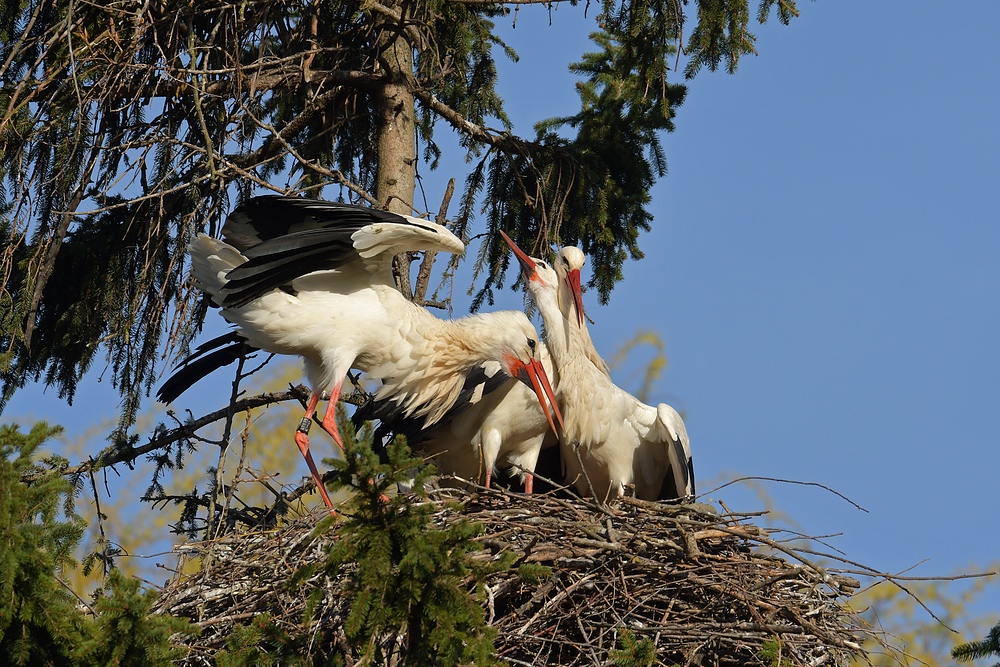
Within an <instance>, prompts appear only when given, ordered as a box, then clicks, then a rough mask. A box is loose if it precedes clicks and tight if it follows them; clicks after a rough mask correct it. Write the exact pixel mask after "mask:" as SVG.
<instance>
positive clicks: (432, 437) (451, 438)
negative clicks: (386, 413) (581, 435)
mask: <svg viewBox="0 0 1000 667" xmlns="http://www.w3.org/2000/svg"><path fill="white" fill-rule="evenodd" d="M538 358H539V361H541V363H542V366H543V367H544V369H545V373H546V375H547V376H548V377H549V378H550V381H551V382H552V386H557V385H558V378H557V377H556V375H555V371H554V369H553V367H552V362H551V360H550V359H549V354H548V351H547V349H546V348H545V346H544V344H540V346H539V350H538ZM482 387H483V385H479V388H478V389H476V390H474V391H473V392H470V398H469V400H468V404H469V406H468V407H467V408H466V409H464V410H463V411H461V412H459V413H458V414H455V415H449V416H447V417H445V418H444V419H442V420H441V421H440V422H439V423H438V424H436V425H434V426H432V427H430V428H427V429H422V430H420V431H417V430H416V429H414V428H412V426H408V425H407V424H406V423H405V420H403V421H400V420H398V419H397V420H392V419H391V418H383V419H382V421H383V423H384V424H385V425H386V427H387V429H388V430H391V431H393V432H397V433H403V434H404V435H406V436H407V439H408V442H409V443H410V444H411V445H413V446H415V447H418V448H419V449H420V450H421V451H423V452H424V453H426V454H427V455H429V456H431V457H433V460H434V462H435V465H437V467H438V469H439V470H441V471H442V472H445V473H450V474H453V475H456V476H458V477H460V478H463V479H467V480H476V481H482V483H483V484H484V485H485V486H486V487H487V488H489V486H490V483H491V480H492V478H493V473H494V471H495V470H496V469H497V468H506V467H512V468H515V469H516V470H518V471H520V473H519V476H520V478H521V480H522V482H523V484H524V490H525V492H526V493H531V492H532V490H533V482H534V477H533V474H532V473H534V470H535V465H536V464H537V462H538V456H539V453H540V451H541V450H542V448H543V447H549V446H554V445H556V444H557V443H558V437H557V435H556V432H555V431H553V429H552V427H551V426H550V424H551V418H550V416H549V415H548V414H546V413H545V412H543V410H542V407H541V406H540V405H539V400H538V398H537V397H536V395H535V394H534V393H533V392H532V390H531V389H529V388H528V387H527V386H525V385H524V383H522V382H515V381H513V380H503V382H502V384H500V385H499V386H498V388H497V389H495V390H493V391H489V392H487V393H485V395H484V394H483V392H482V391H479V390H481V389H482ZM556 405H557V404H556V403H553V406H556ZM556 410H558V408H557V407H556ZM371 415H372V411H371V409H370V408H369V409H368V410H366V409H364V408H362V409H361V410H359V411H358V413H356V417H357V418H358V419H368V418H370V416H371ZM556 418H557V419H559V420H561V416H560V414H559V413H558V411H557V412H556ZM561 423H562V422H561V421H560V424H561Z"/></svg>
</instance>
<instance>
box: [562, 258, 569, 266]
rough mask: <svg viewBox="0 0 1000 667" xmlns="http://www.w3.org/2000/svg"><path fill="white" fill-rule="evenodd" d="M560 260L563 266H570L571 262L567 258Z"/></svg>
mask: <svg viewBox="0 0 1000 667" xmlns="http://www.w3.org/2000/svg"><path fill="white" fill-rule="evenodd" d="M560 259H561V260H562V263H563V266H569V260H568V259H566V258H565V257H560Z"/></svg>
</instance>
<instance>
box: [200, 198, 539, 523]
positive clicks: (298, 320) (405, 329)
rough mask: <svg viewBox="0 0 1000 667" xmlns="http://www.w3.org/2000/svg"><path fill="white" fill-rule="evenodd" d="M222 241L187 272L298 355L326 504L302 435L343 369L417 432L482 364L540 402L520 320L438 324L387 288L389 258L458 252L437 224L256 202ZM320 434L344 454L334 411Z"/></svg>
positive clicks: (247, 333)
mask: <svg viewBox="0 0 1000 667" xmlns="http://www.w3.org/2000/svg"><path fill="white" fill-rule="evenodd" d="M223 235H224V236H225V237H226V239H227V240H228V241H229V242H225V241H220V240H218V239H214V238H211V237H209V236H206V235H201V236H199V237H198V238H196V239H195V240H194V242H193V243H192V244H191V257H192V273H193V275H194V277H195V280H196V282H197V283H198V285H199V286H200V287H201V288H202V289H204V290H205V291H206V292H207V293H208V294H209V295H210V296H211V298H212V300H213V301H214V302H215V303H216V304H218V305H220V306H222V307H223V311H222V314H223V316H224V317H225V318H226V319H227V320H228V321H230V322H232V323H233V324H236V325H237V326H238V327H239V331H240V333H241V334H242V335H243V336H244V337H245V338H246V339H247V340H248V341H249V342H250V343H251V344H252V345H253V346H255V347H258V348H260V349H263V350H266V351H268V352H274V353H278V354H293V355H298V356H301V357H302V358H303V360H304V362H305V368H306V372H307V375H308V377H309V381H310V384H311V389H312V395H311V396H310V399H309V403H308V406H307V408H306V413H305V416H304V417H303V420H302V423H301V424H300V427H299V430H298V431H297V432H296V436H295V440H296V443H297V444H298V446H299V449H300V450H301V451H302V454H303V456H304V457H305V458H306V462H307V463H308V464H309V467H310V471H311V472H312V474H313V477H314V478H315V479H316V482H317V485H318V487H319V489H320V492H321V494H322V495H323V499H324V502H326V503H327V505H328V506H329V505H330V500H329V498H328V496H327V494H326V490H325V488H324V487H323V485H322V483H321V481H320V478H319V473H318V471H317V470H316V467H315V464H314V463H313V461H312V456H311V454H310V453H309V440H308V436H307V435H306V433H307V432H308V426H309V423H310V420H311V417H312V415H313V413H314V411H315V409H316V405H317V403H318V401H319V398H320V395H321V394H322V392H323V391H324V390H326V389H329V391H330V405H333V404H334V403H335V402H336V401H337V400H338V398H339V396H340V392H341V388H342V385H343V381H344V378H345V377H346V376H347V373H348V371H349V370H350V369H351V368H356V369H359V370H362V371H366V372H368V374H369V375H370V376H371V377H373V378H380V379H382V380H383V384H382V386H381V388H380V389H379V391H378V393H377V395H376V399H377V400H378V401H380V402H381V403H382V404H383V405H389V406H392V408H393V409H394V410H397V411H399V413H400V414H402V415H405V416H406V417H408V418H411V419H415V420H419V422H420V424H421V426H424V427H426V426H428V425H431V424H434V423H436V422H437V421H439V420H441V419H442V418H443V417H444V416H445V415H446V414H447V413H448V412H449V410H452V409H455V408H456V404H458V403H460V402H461V400H462V399H463V389H464V388H465V387H466V386H467V384H468V381H469V378H470V377H473V376H476V375H477V374H481V373H482V372H483V369H484V368H487V367H489V368H491V369H493V371H494V373H500V374H502V375H503V376H504V377H511V378H518V379H521V380H522V381H524V382H525V383H529V384H531V385H532V386H533V387H534V388H536V391H535V395H536V397H537V400H539V401H541V402H542V404H543V405H544V404H545V400H546V399H545V396H544V386H547V385H548V379H547V377H545V375H544V373H545V371H544V369H543V368H542V366H541V364H540V363H539V361H538V360H537V358H536V357H535V349H536V346H537V338H538V336H537V333H536V332H535V329H534V327H533V326H532V325H531V323H530V322H529V321H528V319H527V318H526V317H525V316H524V314H523V313H519V312H515V311H507V312H498V313H487V314H482V315H475V316H470V317H466V318H462V319H458V320H441V319H438V318H436V317H434V316H433V315H432V314H431V313H430V312H428V311H427V310H426V309H424V308H421V307H419V306H416V305H415V304H413V303H411V302H410V301H408V300H407V299H406V298H405V297H404V296H403V295H402V294H401V293H400V292H399V291H398V290H397V289H396V288H395V286H394V284H393V279H392V272H391V261H392V256H393V255H395V254H398V253H400V252H404V251H413V250H437V251H444V252H451V253H461V252H464V246H463V244H462V242H461V240H459V239H458V237H456V236H455V235H454V234H452V233H451V232H450V231H448V230H447V229H446V228H444V227H442V226H440V225H437V224H434V223H432V222H428V221H426V220H420V219H417V218H412V217H410V216H400V215H395V214H392V213H386V212H383V211H377V210H374V209H369V208H364V207H359V206H350V205H346V204H336V203H333V202H326V201H319V200H311V199H303V198H298V197H257V198H255V199H251V200H249V201H248V202H247V203H246V204H244V205H243V206H241V207H239V208H238V209H237V210H236V211H234V213H233V214H232V215H231V216H230V218H229V220H227V222H226V225H225V227H224V228H223ZM549 393H551V391H550V392H549ZM553 404H554V400H553ZM545 409H546V410H547V409H548V407H547V405H546V406H545ZM322 426H323V428H324V430H326V431H327V432H328V433H330V435H331V436H332V437H333V438H334V439H335V440H336V441H337V443H338V444H339V445H341V447H342V446H343V443H342V441H341V438H340V435H339V433H338V432H337V427H336V423H335V420H334V410H332V409H328V410H327V411H326V414H325V416H324V418H323V420H322Z"/></svg>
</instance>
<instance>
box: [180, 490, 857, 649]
mask: <svg viewBox="0 0 1000 667" xmlns="http://www.w3.org/2000/svg"><path fill="white" fill-rule="evenodd" d="M456 501H458V502H456ZM426 502H430V503H431V504H432V506H433V507H434V509H435V513H434V523H435V524H436V525H437V526H438V527H445V526H448V525H450V524H452V523H454V522H456V521H460V520H469V521H473V522H476V523H478V524H480V525H481V526H482V527H483V532H482V533H481V534H480V535H479V537H477V538H476V540H477V541H478V542H479V543H480V544H481V545H482V549H481V550H480V551H479V552H477V553H474V554H473V556H472V557H473V558H479V559H495V558H496V557H497V556H498V554H500V553H501V552H513V553H514V554H516V556H517V564H520V563H533V564H538V565H543V566H548V567H549V568H551V571H550V573H549V574H548V575H547V576H542V577H540V578H539V579H538V580H537V581H535V582H534V583H529V582H528V581H526V580H525V579H523V578H522V577H521V576H519V575H518V574H517V568H514V569H513V570H508V571H505V572H502V573H499V574H495V575H492V576H491V577H490V578H489V580H488V581H487V582H486V584H487V585H486V587H485V596H484V599H483V600H482V603H483V605H484V609H485V613H486V618H487V620H488V622H489V624H490V625H491V626H492V627H494V628H495V629H496V630H497V637H496V640H495V646H496V649H497V657H498V658H500V659H501V660H502V661H504V662H506V663H508V664H511V665H605V664H614V662H613V658H614V657H615V654H614V653H613V651H615V650H616V649H620V648H621V645H622V644H621V639H620V635H621V633H622V630H623V629H627V630H629V631H630V632H631V633H632V634H633V635H634V636H635V638H636V639H644V638H648V639H649V641H651V642H652V643H653V644H654V645H655V650H656V660H657V662H656V663H655V664H663V665H673V664H678V665H812V666H815V665H841V664H846V663H847V662H848V661H849V660H850V659H851V658H858V657H863V655H862V653H863V652H862V649H861V647H860V645H859V642H860V641H861V639H862V634H864V633H866V632H867V630H866V629H865V624H864V623H863V621H862V620H861V619H860V618H858V617H857V616H856V615H855V614H854V613H853V612H852V611H851V610H850V609H849V608H848V607H847V605H846V604H845V602H846V597H847V596H849V595H850V594H851V593H852V592H853V591H854V590H855V589H856V588H857V587H858V586H859V583H858V581H857V580H856V579H853V578H852V577H850V576H846V575H845V574H844V573H842V572H840V573H838V572H837V571H836V570H829V569H825V568H823V567H821V566H819V565H817V564H814V563H812V562H810V561H809V559H807V558H805V557H804V556H803V555H802V554H800V553H799V552H798V551H796V550H795V549H794V548H793V547H791V546H789V545H787V544H784V543H779V542H777V541H775V540H772V539H771V537H769V535H771V534H772V532H771V531H770V530H769V529H764V528H760V527H757V526H755V525H753V524H752V523H751V519H752V518H753V517H752V515H746V514H732V513H725V514H721V513H717V512H715V511H713V510H712V508H711V507H708V506H706V505H668V504H661V503H651V502H644V501H639V500H634V499H629V498H624V499H621V500H619V501H617V502H616V503H614V504H612V505H611V506H598V505H595V504H593V503H591V502H588V501H584V500H579V499H572V500H570V499H564V498H558V497H554V496H523V495H519V494H507V493H503V492H497V491H487V490H482V491H480V492H477V493H473V494H471V495H470V494H468V493H465V492H460V491H455V490H449V489H443V490H436V491H433V492H431V497H430V500H428V501H426ZM313 525H314V524H313V520H311V519H306V520H300V521H297V522H293V523H289V524H287V525H285V526H283V527H281V528H279V529H274V530H270V531H267V532H248V533H243V534H231V535H228V536H226V537H224V538H220V539H217V540H215V541H212V542H203V543H197V544H188V545H185V546H184V547H182V548H180V550H181V551H182V553H185V554H187V555H188V556H195V557H200V558H202V559H203V567H202V568H201V569H200V571H199V572H198V573H196V574H194V575H190V576H178V577H176V578H175V579H174V580H173V581H172V582H171V583H170V584H169V585H168V586H167V588H166V589H165V590H164V593H163V596H162V599H161V605H160V610H161V611H164V612H168V613H171V614H174V615H177V616H183V617H187V618H190V619H192V620H194V621H195V622H197V624H198V625H199V626H200V627H201V629H202V634H201V636H200V637H198V638H196V639H193V640H191V644H190V648H191V651H190V653H189V655H188V657H187V658H186V660H185V661H184V663H183V664H185V665H210V664H214V659H213V656H214V655H215V653H216V652H217V651H219V650H220V649H221V648H223V647H224V646H225V641H226V638H227V637H228V636H229V635H230V633H231V631H232V630H233V627H234V626H237V625H243V624H246V623H247V622H248V621H249V619H251V618H253V617H254V616H255V615H257V614H262V613H269V614H270V615H271V618H272V620H274V621H276V622H277V623H278V624H279V626H280V627H281V629H282V630H283V631H284V632H286V633H287V634H288V635H289V636H300V637H301V636H302V635H307V636H310V637H313V638H316V637H320V636H322V637H326V638H329V639H328V640H326V641H328V642H329V643H330V644H331V645H330V646H327V647H323V652H324V653H327V654H333V653H339V654H341V655H342V656H344V658H345V663H346V664H348V665H350V664H352V663H353V661H354V660H356V659H357V657H358V656H357V655H353V654H352V653H351V652H350V649H349V648H348V647H347V643H346V641H344V633H343V631H342V629H341V628H342V619H343V618H344V617H345V614H346V610H347V605H349V604H350V600H349V596H348V595H346V594H345V593H344V590H345V585H346V583H347V582H348V581H349V578H350V577H351V574H352V571H351V568H349V567H348V568H343V569H342V570H341V571H340V572H339V573H338V574H337V575H336V576H335V577H333V578H328V577H326V576H320V577H315V578H313V579H312V580H310V581H308V582H307V583H306V584H305V586H304V588H300V589H298V590H291V589H289V588H288V587H287V586H285V585H284V584H285V582H286V581H287V580H288V579H289V577H290V576H291V575H292V573H293V572H295V571H296V570H297V569H298V568H300V567H301V566H303V565H305V564H307V563H314V562H318V561H322V560H323V559H324V557H325V554H326V545H325V543H324V541H323V540H329V539H336V534H337V533H336V531H335V530H333V531H330V532H328V533H326V534H325V535H324V536H323V537H322V538H321V539H313V538H312V537H311V535H310V533H311V529H312V527H313ZM331 536H332V538H331ZM471 585H472V584H471V582H470V586H471ZM317 588H321V589H322V590H323V595H322V602H321V603H320V607H319V608H318V609H317V610H316V611H315V612H314V613H313V615H312V618H313V619H315V620H314V621H313V622H311V623H310V624H308V625H304V624H303V622H302V619H303V612H304V609H305V606H306V598H307V597H308V595H309V593H310V592H315V590H316V589H317ZM320 624H323V626H325V627H323V628H322V629H323V632H319V629H320ZM400 637H401V636H400V635H399V634H397V633H394V634H393V636H386V637H383V638H381V639H380V641H383V642H386V644H387V645H389V644H391V643H393V642H400V641H402V640H401V638H400Z"/></svg>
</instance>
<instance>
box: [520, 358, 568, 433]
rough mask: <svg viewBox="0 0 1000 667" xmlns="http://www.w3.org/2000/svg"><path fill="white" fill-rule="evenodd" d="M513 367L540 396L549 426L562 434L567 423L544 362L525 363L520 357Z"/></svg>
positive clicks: (533, 360) (540, 402)
mask: <svg viewBox="0 0 1000 667" xmlns="http://www.w3.org/2000/svg"><path fill="white" fill-rule="evenodd" d="M512 369H513V371H514V377H516V378H517V379H518V380H520V381H521V382H523V383H524V384H526V385H528V386H529V387H531V389H532V390H533V391H534V392H535V396H537V397H538V404H539V405H541V406H542V412H544V413H545V418H546V419H547V420H548V422H549V426H550V427H552V432H553V433H555V434H556V435H561V434H562V433H563V432H564V431H565V430H566V425H565V424H563V418H562V413H561V412H559V404H558V403H556V395H555V392H553V391H552V385H551V384H550V383H549V376H548V375H546V374H545V368H544V367H543V366H542V362H540V361H539V360H538V359H532V360H531V361H529V362H528V363H524V362H523V361H521V360H520V359H516V360H515V361H514V363H513V364H512ZM550 404H551V405H552V412H549V405H550ZM552 413H555V416H556V419H555V421H553V420H552ZM556 421H557V422H559V428H558V429H557V428H556Z"/></svg>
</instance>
